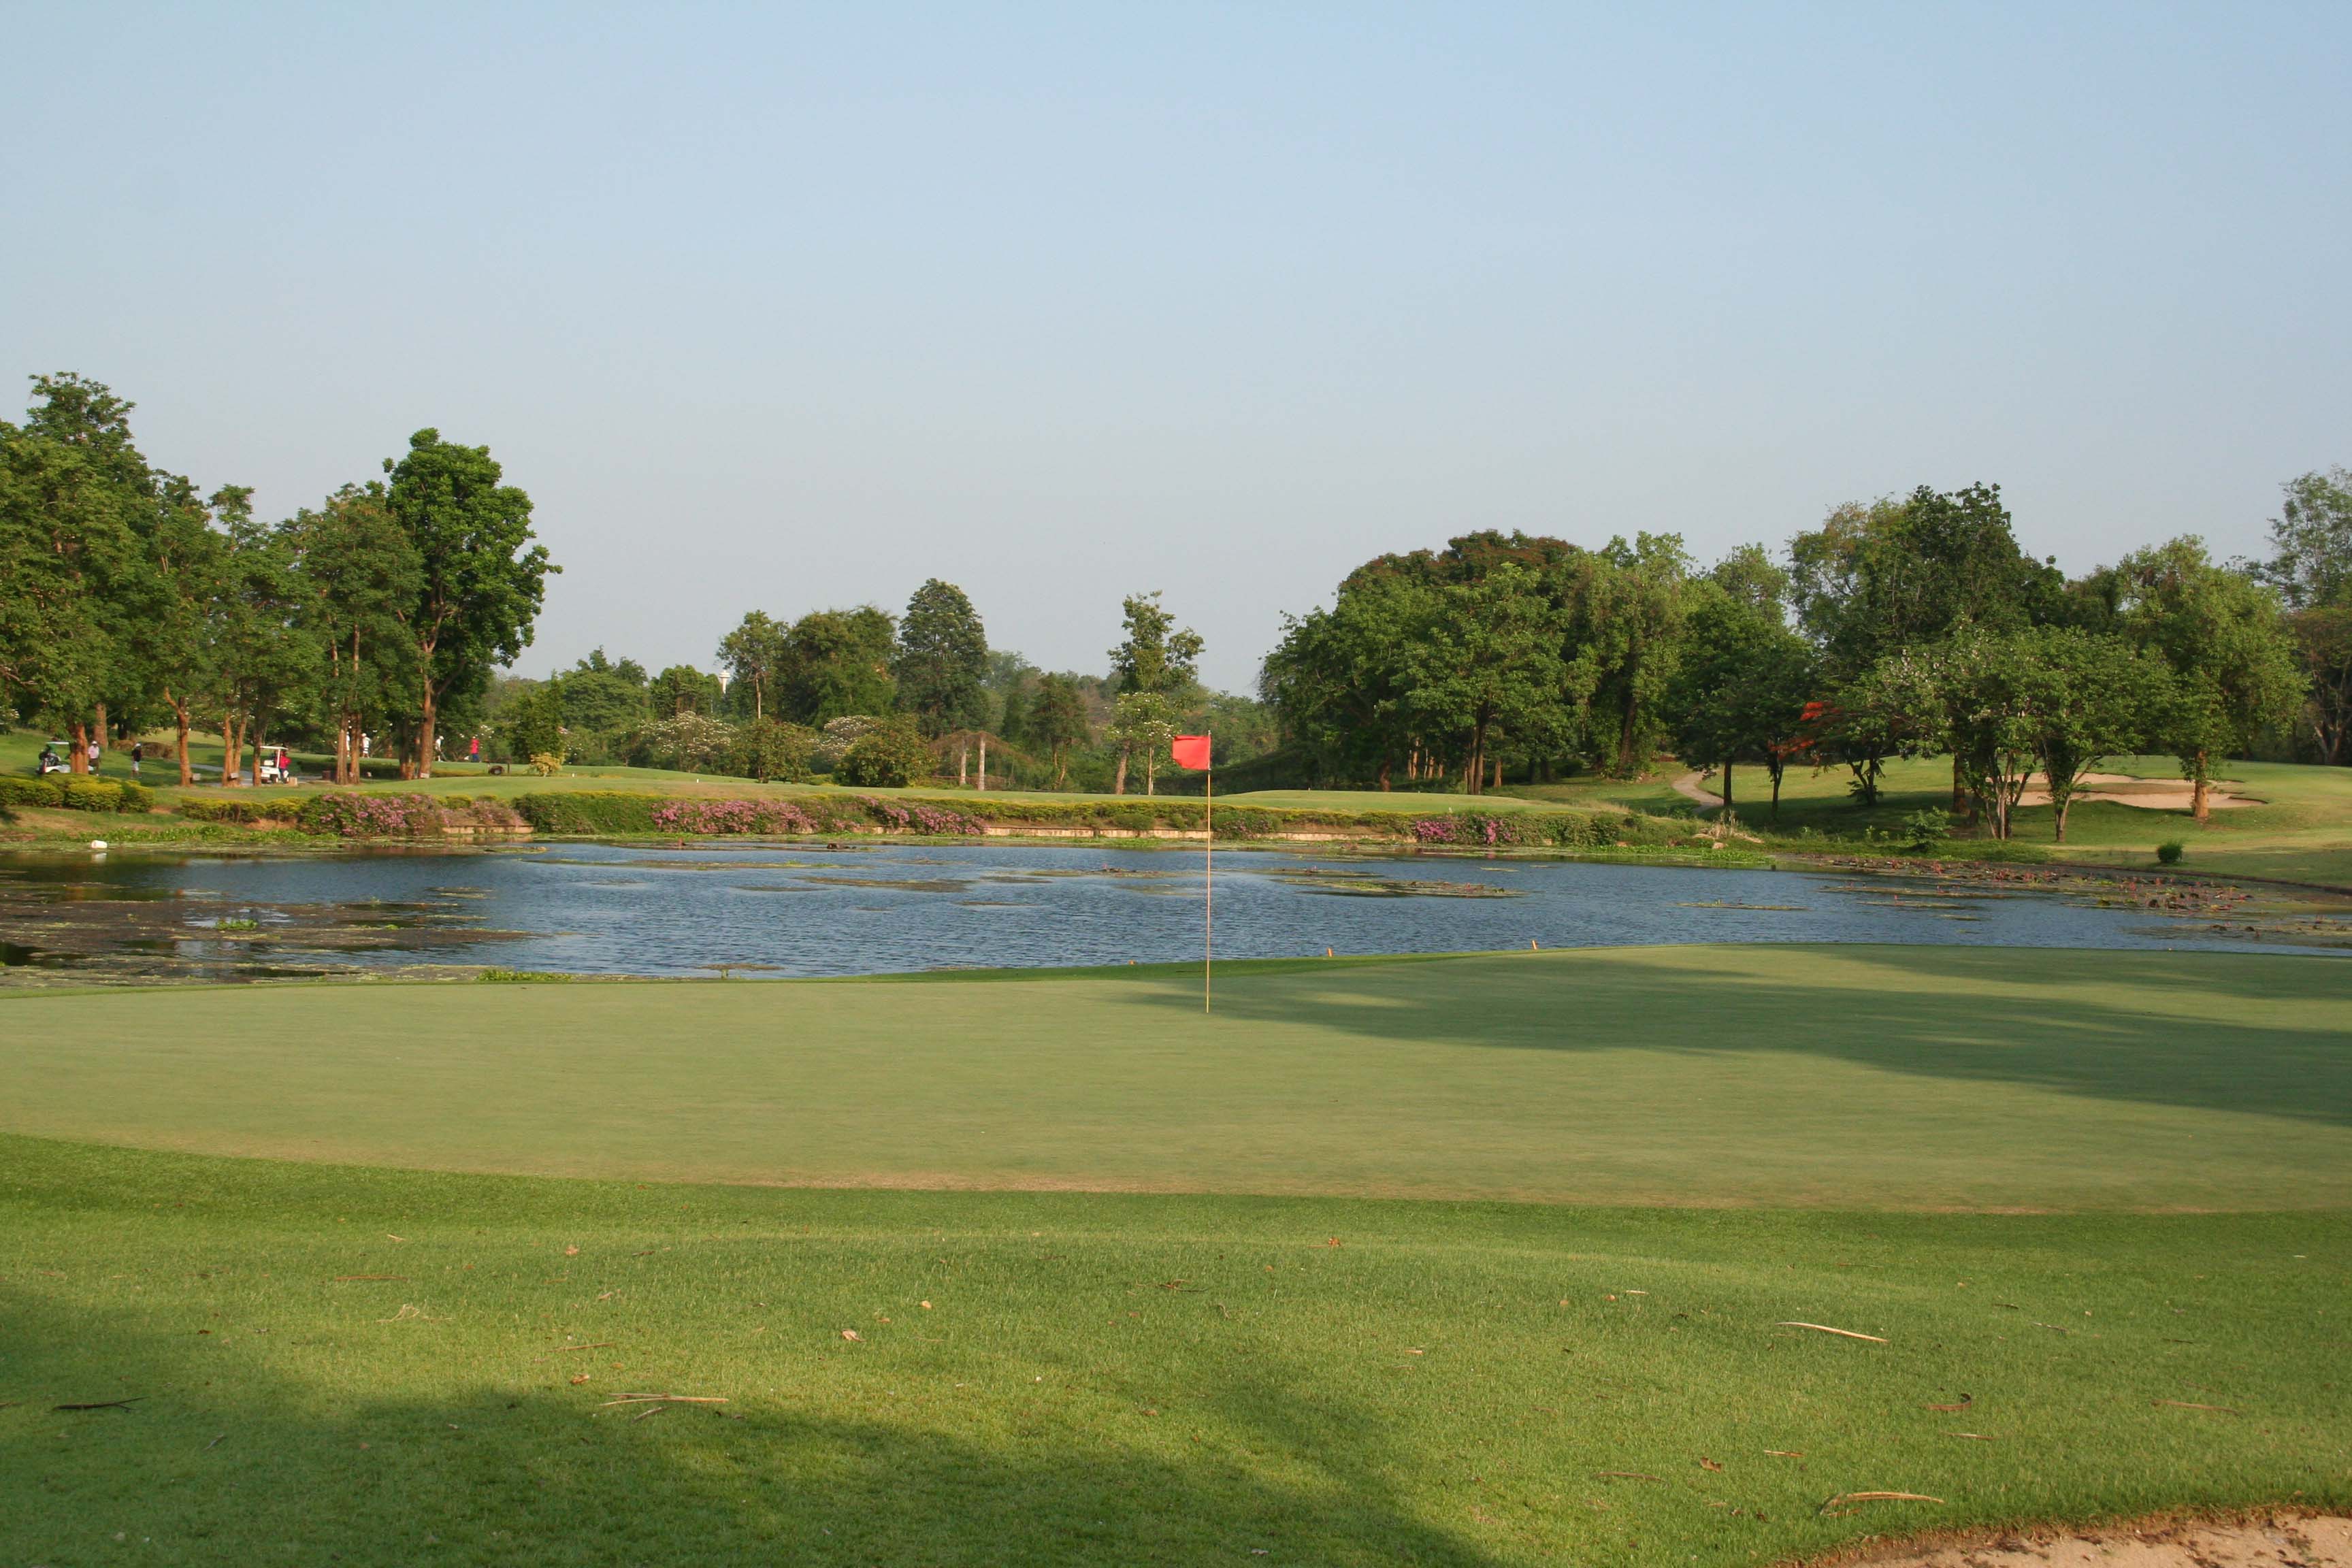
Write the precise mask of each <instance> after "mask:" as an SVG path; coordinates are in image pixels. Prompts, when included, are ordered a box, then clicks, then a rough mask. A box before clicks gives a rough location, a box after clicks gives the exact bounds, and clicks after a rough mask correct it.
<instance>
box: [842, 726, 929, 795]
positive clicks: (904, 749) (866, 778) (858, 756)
mask: <svg viewBox="0 0 2352 1568" xmlns="http://www.w3.org/2000/svg"><path fill="white" fill-rule="evenodd" d="M930 771H931V749H930V748H929V746H926V745H925V744H923V738H922V736H920V735H919V734H918V733H916V731H915V726H914V725H913V724H911V723H909V722H907V721H902V720H893V721H891V722H889V723H887V724H884V725H881V726H879V727H878V728H876V729H873V730H870V731H866V733H865V734H863V735H860V736H859V737H858V738H857V739H856V742H852V744H851V745H850V748H849V750H847V751H845V752H842V753H841V761H839V762H838V763H835V764H834V767H833V776H834V779H835V782H836V783H839V784H848V785H850V786H851V787H852V788H856V789H904V788H906V787H907V785H908V784H912V783H914V782H915V781H916V780H917V779H919V778H924V777H927V776H929V773H930Z"/></svg>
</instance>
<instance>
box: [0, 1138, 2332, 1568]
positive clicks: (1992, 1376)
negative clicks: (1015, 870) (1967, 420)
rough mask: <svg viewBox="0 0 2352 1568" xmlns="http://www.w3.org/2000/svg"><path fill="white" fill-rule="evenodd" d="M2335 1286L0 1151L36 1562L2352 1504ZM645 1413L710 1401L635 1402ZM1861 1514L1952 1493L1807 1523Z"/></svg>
mask: <svg viewBox="0 0 2352 1568" xmlns="http://www.w3.org/2000/svg"><path fill="white" fill-rule="evenodd" d="M2347 1289H2352V1223H2347V1218H2346V1216H2344V1215H2293V1216H2244V1215H2240V1216H2230V1217H2226V1218H2225V1217H2217V1216H2195V1215H2178V1216H2146V1215H2088V1216H2085V1215H2072V1216H2021V1215H1973V1216H1956V1215H1870V1216H1855V1215H1832V1214H1815V1213H1804V1212H1786V1211H1782V1212H1738V1213H1727V1212H1723V1211H1710V1210H1687V1209H1685V1210H1673V1209H1650V1210H1610V1209H1554V1208H1543V1207H1537V1206H1525V1205H1520V1206H1514V1205H1433V1204H1423V1205H1416V1204H1405V1203H1384V1202H1370V1201H1346V1200H1328V1199H1264V1198H1236V1197H1224V1198H1216V1197H1171V1196H1157V1195H1111V1196H1105V1195H1080V1194H976V1193H844V1192H803V1191H791V1190H779V1189H757V1188H741V1187H731V1188H730V1187H695V1186H645V1187H633V1186H627V1185H623V1184H609V1183H557V1182H544V1181H530V1180H523V1179H516V1178H506V1177H488V1176H462V1177H459V1176H446V1175H432V1174H422V1173H394V1172H383V1171H367V1170H353V1169H345V1168H338V1167H331V1166H304V1165H296V1164H277V1163H256V1162H233V1161H218V1160H207V1159H201V1158H193V1157H187V1156H180V1155H173V1154H157V1153H148V1152H129V1151H121V1150H94V1149H87V1148H79V1147H75V1146H71V1145H65V1144H53V1143H45V1142H36V1141H29V1140H19V1139H0V1314H5V1336H0V1395H5V1398H6V1399H7V1400H10V1401H15V1402H16V1404H15V1405H14V1407H13V1408H8V1409H5V1410H0V1552H5V1555H6V1557H7V1559H8V1560H9V1561H11V1562H16V1563H53V1564H58V1565H59V1568H65V1565H68V1564H82V1563H276V1562H285V1563H325V1562H329V1561H331V1560H332V1559H333V1558H334V1557H335V1556H338V1555H339V1556H340V1558H341V1561H344V1562H347V1563H513V1562H530V1563H710V1562H736V1561H754V1560H756V1561H775V1562H787V1563H818V1564H835V1563H838V1564H844V1565H848V1564H867V1563H893V1564H896V1563H1137V1562H1165V1563H1225V1562H1232V1563H1256V1562H1266V1563H1315V1564H1330V1563H1399V1562H1406V1563H1422V1564H1444V1565H1459V1568H1484V1565H1489V1564H1516V1563H1555V1562H1563V1561H1566V1562H1579V1563H1636V1564H1657V1565H1660V1568H1667V1565H1685V1564H1688V1563H1704V1564H1735V1563H1765V1562H1771V1561H1775V1560H1778V1559H1781V1558H1784V1557H1786V1556H1788V1555H1790V1554H1792V1553H1799V1552H1814V1551H1821V1550H1824V1549H1828V1548H1831V1547H1833V1546H1835V1545H1837V1544H1839V1543H1841V1542H1847V1541H1850V1540H1853V1539H1854V1538H1855V1537H1857V1536H1859V1535H1863V1534H1865V1533H1885V1532H1890V1531H1904V1530H1906V1529H1923V1528H1930V1527H1940V1526H1955V1525H1961V1524H1969V1523H1999V1522H2005V1521H2019V1520H2030V1519H2034V1518H2042V1517H2052V1516H2058V1517H2067V1518H2076V1519H2080V1518H2084V1517H2086V1516H2098V1515H2106V1514H2129V1513H2134V1512H2138V1511H2142V1510H2151V1509H2157V1508H2165V1507H2179V1506H2189V1507H2195V1506H2210V1507H2226V1506H2230V1505H2233V1504H2240V1503H2245V1502H2249V1501H2254V1500H2284V1501H2300V1502H2303V1503H2305V1504H2310V1505H2315V1506H2321V1507H2331V1506H2332V1507H2342V1506H2345V1505H2347V1503H2352V1479H2348V1478H2352V1470H2347V1467H2348V1466H2352V1400H2347V1397H2346V1391H2345V1389H2344V1386H2343V1380H2342V1373H2343V1368H2344V1365H2345V1358H2344V1356H2343V1353H2342V1352H2341V1351H2340V1350H2339V1351H2330V1350H2328V1349H2326V1346H2328V1345H2329V1344H2330V1343H2336V1344H2340V1343H2341V1342H2342V1340H2343V1338H2344V1335H2345V1334H2346V1331H2347V1308H2346V1306H2345V1302H2346V1300H2347ZM1788 1321H1806V1322H1817V1323H1826V1324H1830V1325H1832V1326H1833V1327H1839V1328H1845V1329H1849V1330H1852V1331H1855V1332H1864V1333H1871V1334H1875V1335H1878V1336H1880V1337H1881V1338H1883V1339H1884V1340H1885V1343H1883V1344H1882V1343H1874V1342H1865V1341H1858V1340H1851V1339H1844V1338H1839V1337H1835V1336H1832V1335H1828V1334H1822V1333H1817V1332H1812V1331H1806V1330H1802V1329H1794V1328H1788V1327H1782V1326H1780V1325H1781V1324H1783V1323H1785V1322H1788ZM845 1331H849V1332H851V1333H854V1334H856V1336H857V1337H856V1339H854V1340H853V1339H849V1338H845ZM632 1393H668V1394H688V1395H694V1396H702V1397H713V1396H715V1397H720V1398H724V1399H725V1400H726V1401H727V1403H726V1404H725V1405H673V1406H668V1407H665V1408H663V1409H662V1411H661V1413H660V1414H658V1415H651V1416H646V1415H645V1412H646V1410H647V1409H648V1408H651V1407H648V1406H635V1407H631V1406H627V1405H622V1406H618V1407H607V1406H606V1405H605V1402H606V1401H608V1400H612V1399H614V1398H617V1397H618V1396H619V1395H621V1394H632ZM119 1399H135V1400H137V1401H139V1402H138V1403H136V1404H133V1405H130V1406H129V1407H128V1408H126V1409H101V1410H88V1411H59V1410H58V1409H56V1408H55V1406H57V1405H88V1404H95V1403H99V1402H102V1401H108V1400H119ZM1964 1402H1966V1403H1967V1407H1966V1408H1965V1409H1961V1410H1957V1411H1953V1410H1937V1409H1933V1408H1930V1407H1931V1406H1935V1405H1958V1404H1962V1403H1964ZM2205 1406H2227V1407H2228V1408H2227V1410H2226V1411H2224V1410H2217V1409H2210V1408H2204V1407H2205ZM1962 1434H1974V1435H1975V1436H1962ZM1609 1472H1620V1473H1618V1474H1613V1475H1612V1474H1610V1473H1609ZM1653 1478H1654V1479H1653ZM1856 1490H1897V1491H1909V1492H1920V1493H1925V1494H1927V1495H1929V1496H1933V1497H1937V1498H1940V1499H1943V1501H1942V1502H1940V1503H1903V1502H1895V1503H1865V1504H1860V1505H1854V1507H1853V1511H1850V1512H1837V1511H1832V1512H1829V1513H1824V1512H1823V1511H1822V1504H1823V1503H1824V1502H1825V1501H1826V1500H1829V1499H1830V1498H1832V1496H1834V1495H1836V1494H1840V1493H1843V1492H1848V1491H1856Z"/></svg>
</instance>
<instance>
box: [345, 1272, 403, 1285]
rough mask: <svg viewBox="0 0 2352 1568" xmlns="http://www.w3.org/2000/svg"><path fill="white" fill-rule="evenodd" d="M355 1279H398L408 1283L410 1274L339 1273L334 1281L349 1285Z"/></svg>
mask: <svg viewBox="0 0 2352 1568" xmlns="http://www.w3.org/2000/svg"><path fill="white" fill-rule="evenodd" d="M355 1279H397V1280H399V1281H400V1282H401V1283H403V1284H406V1283H407V1282H408V1276H407V1275H405V1274H338V1275H336V1276H335V1279H334V1282H335V1283H336V1284H338V1285H348V1284H350V1283H351V1282H352V1281H353V1280H355Z"/></svg>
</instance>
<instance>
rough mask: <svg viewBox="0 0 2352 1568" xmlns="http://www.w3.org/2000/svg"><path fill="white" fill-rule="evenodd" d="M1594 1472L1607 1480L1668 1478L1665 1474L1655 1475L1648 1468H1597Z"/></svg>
mask: <svg viewBox="0 0 2352 1568" xmlns="http://www.w3.org/2000/svg"><path fill="white" fill-rule="evenodd" d="M1592 1473H1593V1474H1594V1475H1596V1476H1599V1477H1601V1478H1602V1479H1605V1480H1620V1481H1662V1480H1664V1479H1666V1478H1665V1477H1664V1476H1654V1475H1652V1474H1651V1473H1650V1472H1649V1471H1647V1470H1595V1471H1593V1472H1592Z"/></svg>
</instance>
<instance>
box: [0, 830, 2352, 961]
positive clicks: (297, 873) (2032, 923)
mask: <svg viewBox="0 0 2352 1568" xmlns="http://www.w3.org/2000/svg"><path fill="white" fill-rule="evenodd" d="M1216 865H1217V876H1216V906H1215V912H1216V951H1217V952H1218V954H1219V955H1220V956H1222V957H1227V958H1254V957H1275V956H1285V955H1296V954H1319V953H1321V952H1324V951H1325V950H1326V949H1328V950H1331V951H1333V952H1340V953H1395V952H1461V951H1466V950H1476V949H1501V948H1525V947H1526V946H1527V945H1528V943H1529V942H1538V943H1540V944H1542V945H1543V946H1545V947H1548V948H1549V947H1581V946H1615V945H1633V944H1649V943H1672V942H1962V943H1971V944H1998V945H2009V946H2027V947H2048V946H2064V947H2084V948H2150V947H2165V948H2194V947H2219V948H2235V949H2242V948H2243V947H2245V946H2246V945H2247V942H2248V941H2249V940H2250V933H2252V931H2253V930H2254V928H2252V927H2251V926H2232V925H2230V924H2226V923H2222V922H2220V921H2207V920H2205V919H2203V918H2199V919H2195V920H2183V919H2172V920H2167V919H2165V918H2163V917H2161V916H2158V915H2152V914H2151V913H2149V912H2148V911H2147V910H2144V909H2141V908H2138V907H2100V906H2099V905H2098V904H2096V903H2095V901H2093V900H2089V899H2086V898H2083V897H2067V896H2062V895H2058V894H2053V893H2051V892H2047V891H2035V890H2030V889H2015V888H2006V887H1997V886H1991V885H1987V884H1983V883H1959V882H1934V881H1928V882H1922V881H1918V880H1916V879H1884V878H1874V877H1868V876H1855V875H1848V874H1833V873H1812V872H1796V871H1770V870H1730V869H1724V870H1717V869H1714V868H1705V867H1698V868H1685V867H1658V866H1639V865H1612V864H1595V863H1580V862H1571V861H1543V860H1511V859H1476V858H1440V857H1431V856H1410V857H1394V858H1373V857H1370V856H1360V855H1356V854H1341V855H1320V856H1318V855H1306V854H1293V853H1281V852H1251V851H1232V852H1226V851H1221V852H1220V853H1219V854H1218V856H1217V862H1216ZM1201 939H1202V900H1201V856H1200V853H1199V852H1198V851H1197V850H1169V849H1109V848H1102V847H1013V846H992V845H991V846H938V845H915V844H888V845H851V846H837V847H826V846H821V845H785V844H751V845H737V844H729V845H721V846H714V845H709V844H697V845H695V846H694V847H691V848H682V849H675V848H648V847H642V846H613V845H590V844H577V845H575V844H566V845H532V846H527V847H514V848H502V849H491V850H486V851H472V852H464V853H454V854H453V853H415V852H361V853H352V854H338V855H304V856H289V857H283V858H264V857H216V856H172V857H140V858H124V857H122V856H121V855H116V856H112V857H105V856H89V857H75V858H54V857H52V858H35V857H30V856H17V857H11V858H0V963H5V964H6V965H9V966H13V968H14V970H15V972H16V974H17V975H18V976H19V977H20V978H22V979H32V978H35V976H34V974H33V973H29V972H30V971H43V972H45V973H43V974H42V975H41V976H40V977H41V978H47V979H56V980H63V979H66V978H68V975H72V976H75V977H88V978H108V977H112V978H134V977H138V976H142V975H165V974H188V975H213V976H218V977H224V978H240V977H243V978H251V977H261V976H270V975H284V974H290V973H318V972H321V971H323V972H329V973H351V972H354V971H359V972H366V971H380V970H384V969H388V968H403V967H416V966H439V965H474V966H479V965H491V966H496V967H500V968H506V969H514V970H526V971H551V972H567V973H630V974H648V975H664V974H668V975H683V974H707V973H711V972H712V971H714V970H716V969H720V968H725V969H729V970H732V971H736V972H740V973H775V974H787V975H816V974H858V973H892V972H898V971H908V970H922V969H939V968H952V967H973V966H988V967H993V966H1027V965H1049V964H1101V963H1127V962H1129V961H1130V960H1133V961H1138V962H1143V963H1154V962H1164V961H1181V960H1185V959H1190V958H1193V957H1197V956H1198V955H1199V953H1200V952H1201ZM2263 945H2264V946H2265V947H2266V948H2268V949H2269V950H2270V951H2273V952H2276V951H2282V950H2284V951H2330V949H2329V947H2328V946H2327V944H2326V942H2324V941H2323V942H2320V943H2319V944H2317V945H2313V946H2305V945H2303V944H2301V943H2299V942H2295V941H2294V940H2293V939H2291V938H2290V939H2287V940H2282V937H2281V933H2267V940H2265V941H2264V943H2263Z"/></svg>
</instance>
